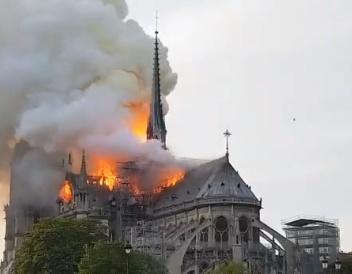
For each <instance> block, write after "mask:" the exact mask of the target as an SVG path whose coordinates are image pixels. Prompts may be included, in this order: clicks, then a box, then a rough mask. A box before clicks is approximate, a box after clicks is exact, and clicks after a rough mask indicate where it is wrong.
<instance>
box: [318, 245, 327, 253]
mask: <svg viewBox="0 0 352 274" xmlns="http://www.w3.org/2000/svg"><path fill="white" fill-rule="evenodd" d="M319 253H320V254H327V253H329V248H328V247H325V246H324V247H319Z"/></svg>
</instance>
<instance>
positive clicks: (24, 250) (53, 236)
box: [14, 219, 106, 274]
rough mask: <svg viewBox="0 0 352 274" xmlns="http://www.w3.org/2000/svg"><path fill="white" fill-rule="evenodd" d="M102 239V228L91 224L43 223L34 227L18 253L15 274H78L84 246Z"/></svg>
mask: <svg viewBox="0 0 352 274" xmlns="http://www.w3.org/2000/svg"><path fill="white" fill-rule="evenodd" d="M103 239H106V235H105V227H103V226H102V225H101V224H100V223H97V222H94V221H89V220H73V219H46V220H43V221H41V222H40V223H38V224H35V225H34V227H33V231H32V233H30V234H29V235H27V237H26V239H25V240H24V243H23V245H22V247H21V248H20V249H19V250H18V251H17V253H16V259H15V267H14V273H15V274H42V273H43V274H44V273H45V274H47V273H50V274H63V273H65V274H71V273H72V274H73V273H77V271H78V264H79V262H80V260H81V258H82V256H83V254H84V247H85V246H87V245H92V244H93V243H94V242H96V241H98V240H103Z"/></svg>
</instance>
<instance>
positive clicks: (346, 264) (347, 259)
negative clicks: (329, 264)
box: [341, 253, 352, 274]
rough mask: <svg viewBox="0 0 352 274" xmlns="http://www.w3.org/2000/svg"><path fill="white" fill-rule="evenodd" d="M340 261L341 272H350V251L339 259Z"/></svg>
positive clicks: (351, 254) (351, 255)
mask: <svg viewBox="0 0 352 274" xmlns="http://www.w3.org/2000/svg"><path fill="white" fill-rule="evenodd" d="M341 263H342V269H341V270H342V273H343V274H352V253H350V255H349V256H346V257H345V258H343V259H342V260H341Z"/></svg>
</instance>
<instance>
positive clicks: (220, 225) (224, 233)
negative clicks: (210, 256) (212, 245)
mask: <svg viewBox="0 0 352 274" xmlns="http://www.w3.org/2000/svg"><path fill="white" fill-rule="evenodd" d="M228 239H229V235H228V223H227V220H226V218H225V217H222V216H221V217H218V218H217V219H216V221H215V241H216V242H227V241H228Z"/></svg>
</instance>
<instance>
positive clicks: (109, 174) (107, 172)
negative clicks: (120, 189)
mask: <svg viewBox="0 0 352 274" xmlns="http://www.w3.org/2000/svg"><path fill="white" fill-rule="evenodd" d="M94 166H95V172H94V173H95V174H96V176H100V180H99V185H101V186H105V187H107V188H108V189H109V190H110V191H113V190H114V189H115V188H116V187H117V186H118V177H117V167H116V163H114V161H113V160H109V159H99V160H96V161H95V165H94Z"/></svg>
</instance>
